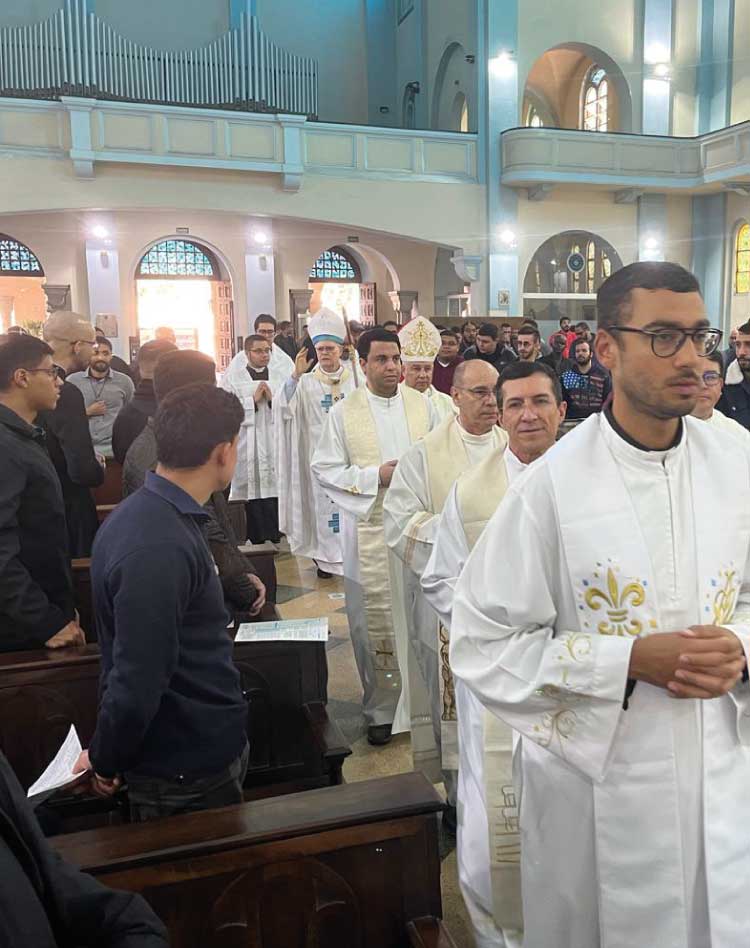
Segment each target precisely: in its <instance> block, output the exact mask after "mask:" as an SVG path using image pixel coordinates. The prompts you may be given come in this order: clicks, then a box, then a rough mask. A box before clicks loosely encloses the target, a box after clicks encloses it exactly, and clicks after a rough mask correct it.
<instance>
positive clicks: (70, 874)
mask: <svg viewBox="0 0 750 948" xmlns="http://www.w3.org/2000/svg"><path fill="white" fill-rule="evenodd" d="M0 879H2V884H0V945H3V946H5V945H8V946H13V948H63V946H65V948H72V946H76V948H84V946H91V948H94V946H96V948H164V946H166V945H167V944H168V942H167V933H166V930H165V928H164V926H163V925H162V923H161V922H160V921H159V919H158V918H157V917H156V916H155V915H154V913H153V912H152V911H151V909H150V908H149V907H148V905H147V904H146V903H145V902H144V901H143V899H142V898H141V897H140V896H139V895H133V894H132V893H130V892H116V891H115V890H113V889H107V888H105V887H104V886H103V885H101V884H100V883H99V882H96V881H95V880H94V879H92V878H91V876H87V875H85V874H84V873H82V872H79V871H78V869H76V868H74V867H73V866H71V865H69V864H68V863H66V862H64V861H63V860H62V859H60V857H59V856H58V855H57V853H56V852H55V851H54V850H53V849H52V847H51V846H50V844H49V843H48V842H47V840H46V839H45V838H44V836H43V835H42V833H41V830H40V829H39V824H38V823H37V820H36V817H35V816H34V813H33V811H32V810H31V808H30V807H29V805H28V803H27V802H26V799H25V795H24V792H23V790H22V789H21V787H20V785H19V783H18V781H17V780H16V778H15V776H14V774H13V771H12V770H11V769H10V767H9V765H8V762H7V760H6V759H5V757H3V755H2V754H0Z"/></svg>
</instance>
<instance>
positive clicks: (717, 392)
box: [693, 352, 750, 447]
mask: <svg viewBox="0 0 750 948" xmlns="http://www.w3.org/2000/svg"><path fill="white" fill-rule="evenodd" d="M723 371H724V360H723V359H722V356H721V353H720V352H712V353H711V355H710V356H708V357H707V358H705V359H704V360H703V375H702V384H701V390H700V393H699V395H698V401H697V403H696V406H695V408H694V409H693V417H695V418H700V419H701V420H702V421H707V422H708V423H709V424H710V425H713V426H714V427H716V428H721V429H722V430H723V431H726V433H727V434H728V435H732V437H734V438H737V440H739V441H740V442H742V443H743V444H745V445H747V446H749V447H750V431H748V430H747V428H745V427H743V426H742V425H741V424H740V423H739V422H738V421H735V420H734V418H728V417H727V416H726V415H725V414H723V413H722V412H720V411H719V410H718V409H717V407H716V406H717V404H718V403H719V400H720V398H721V393H722V392H723V391H724V377H723V374H722V373H723Z"/></svg>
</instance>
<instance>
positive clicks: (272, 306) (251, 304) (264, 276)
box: [234, 221, 288, 336]
mask: <svg viewBox="0 0 750 948" xmlns="http://www.w3.org/2000/svg"><path fill="white" fill-rule="evenodd" d="M245 288H246V310H245V312H246V319H245V321H244V325H243V322H242V320H241V319H235V326H234V331H235V334H236V335H238V336H247V335H249V334H250V333H251V332H252V331H253V323H254V322H255V317H256V316H259V315H260V314H261V313H270V314H271V315H272V316H273V317H274V319H276V320H278V321H279V322H281V320H283V319H287V318H288V317H287V313H286V311H280V312H277V310H276V260H275V256H274V251H273V237H272V234H271V229H270V226H269V223H268V222H267V221H264V222H263V223H261V224H259V225H258V226H257V227H255V228H254V229H253V231H252V234H251V237H250V242H249V245H248V246H247V248H246V249H245Z"/></svg>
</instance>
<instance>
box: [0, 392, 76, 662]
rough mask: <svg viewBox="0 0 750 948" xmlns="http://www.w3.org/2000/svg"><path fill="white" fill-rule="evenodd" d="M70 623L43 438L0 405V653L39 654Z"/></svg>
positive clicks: (57, 499) (55, 492)
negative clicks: (34, 651)
mask: <svg viewBox="0 0 750 948" xmlns="http://www.w3.org/2000/svg"><path fill="white" fill-rule="evenodd" d="M74 615H75V608H74V605H73V581H72V578H71V574H70V557H69V554H68V534H67V529H66V525H65V506H64V503H63V497H62V492H61V490H60V482H59V480H58V479H57V475H56V474H55V469H54V467H53V466H52V462H51V461H50V459H49V455H48V454H47V451H46V449H45V445H44V432H43V431H42V430H41V429H40V428H36V427H34V426H33V425H29V424H27V423H26V422H25V421H24V420H23V418H20V417H19V416H18V415H17V414H16V413H15V412H13V411H11V410H10V409H9V408H6V407H5V405H0V651H3V652H12V651H17V650H19V649H33V648H41V647H42V646H43V645H44V643H45V642H46V641H47V640H48V639H50V638H52V636H53V635H54V634H55V633H56V632H59V631H60V629H62V628H63V627H64V626H65V625H67V624H68V622H70V620H71V619H72V618H73V617H74Z"/></svg>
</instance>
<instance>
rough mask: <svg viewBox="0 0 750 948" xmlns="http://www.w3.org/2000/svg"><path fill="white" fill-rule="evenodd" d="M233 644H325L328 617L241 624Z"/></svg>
mask: <svg viewBox="0 0 750 948" xmlns="http://www.w3.org/2000/svg"><path fill="white" fill-rule="evenodd" d="M234 641H235V642H327V641H328V616H321V617H320V618H319V619H281V620H277V621H275V622H243V623H242V624H241V625H240V627H239V629H238V631H237V635H236V636H235V639H234Z"/></svg>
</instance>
